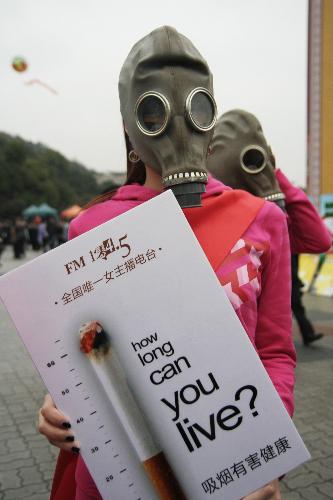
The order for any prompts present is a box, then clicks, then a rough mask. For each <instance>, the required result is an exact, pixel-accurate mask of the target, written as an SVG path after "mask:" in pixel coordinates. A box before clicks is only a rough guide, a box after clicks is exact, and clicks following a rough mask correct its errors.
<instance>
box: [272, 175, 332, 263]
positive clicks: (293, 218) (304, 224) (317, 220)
mask: <svg viewBox="0 0 333 500" xmlns="http://www.w3.org/2000/svg"><path fill="white" fill-rule="evenodd" d="M275 176H276V179H277V181H278V183H279V185H280V188H281V191H282V192H283V194H284V195H285V196H286V199H285V202H286V210H287V214H288V226H289V237H290V248H291V253H323V252H327V251H328V250H329V249H330V247H331V244H332V236H331V235H330V233H329V231H328V230H327V228H326V226H325V224H324V222H323V220H322V219H321V217H320V215H319V213H318V212H317V210H316V209H315V207H314V206H313V205H312V203H311V201H310V200H309V198H308V197H307V196H306V194H305V193H304V192H303V191H302V189H300V188H298V187H296V186H294V185H293V184H292V183H291V182H290V181H289V180H288V179H287V177H286V176H285V175H284V174H283V173H282V172H281V170H280V169H277V170H276V172H275Z"/></svg>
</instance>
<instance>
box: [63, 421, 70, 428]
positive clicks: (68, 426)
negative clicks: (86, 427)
mask: <svg viewBox="0 0 333 500" xmlns="http://www.w3.org/2000/svg"><path fill="white" fill-rule="evenodd" d="M61 425H62V426H63V428H64V429H70V428H71V427H72V426H71V424H70V423H69V422H63V423H62V424H61Z"/></svg>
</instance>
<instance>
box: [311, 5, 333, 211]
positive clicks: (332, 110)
mask: <svg viewBox="0 0 333 500" xmlns="http://www.w3.org/2000/svg"><path fill="white" fill-rule="evenodd" d="M332 26H333V1H332V0H309V29H308V33H309V37H308V170H307V188H308V194H309V195H310V196H311V197H312V198H313V200H314V202H315V204H316V206H317V207H318V208H319V209H320V211H321V213H322V215H324V214H325V213H327V212H333V29H332Z"/></svg>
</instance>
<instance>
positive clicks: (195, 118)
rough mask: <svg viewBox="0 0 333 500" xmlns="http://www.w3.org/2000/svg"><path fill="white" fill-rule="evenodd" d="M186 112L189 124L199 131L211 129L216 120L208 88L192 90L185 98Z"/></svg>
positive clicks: (214, 108)
mask: <svg viewBox="0 0 333 500" xmlns="http://www.w3.org/2000/svg"><path fill="white" fill-rule="evenodd" d="M186 113H187V117H188V119H189V121H190V123H191V125H192V126H193V127H194V128H195V129H196V130H198V131H199V132H206V131H208V130H211V129H212V128H213V127H214V125H215V122H216V114H217V112H216V104H215V100H214V97H213V96H212V94H211V93H210V92H208V90H206V89H204V88H201V87H200V88H197V89H194V90H192V91H191V92H190V93H189V95H188V96H187V99H186Z"/></svg>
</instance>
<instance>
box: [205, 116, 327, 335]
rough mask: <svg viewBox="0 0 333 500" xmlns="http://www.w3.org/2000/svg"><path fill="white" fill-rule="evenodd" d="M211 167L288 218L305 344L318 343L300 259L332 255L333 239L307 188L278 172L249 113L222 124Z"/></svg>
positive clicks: (295, 299) (294, 298) (295, 306)
mask: <svg viewBox="0 0 333 500" xmlns="http://www.w3.org/2000/svg"><path fill="white" fill-rule="evenodd" d="M210 148H211V154H210V156H209V159H208V169H209V170H210V171H211V172H212V174H213V175H214V177H216V179H219V180H220V181H222V182H225V183H226V184H227V185H228V186H231V187H232V188H234V189H244V190H245V191H248V192H249V193H251V194H253V195H255V196H260V197H261V198H264V199H266V200H269V201H272V202H274V203H276V204H277V205H278V206H280V208H282V209H283V210H284V211H285V213H286V216H287V223H288V229H289V237H290V250H291V255H292V294H291V307H292V311H293V313H294V315H295V318H296V320H297V323H298V326H299V330H300V333H301V336H302V339H303V343H304V345H310V344H312V343H313V342H315V341H317V340H319V339H320V338H321V337H322V336H323V334H321V333H316V332H315V330H314V327H313V325H312V324H311V322H310V321H309V319H308V318H307V317H306V312H305V308H304V306H303V304H302V300H301V298H302V291H301V288H302V282H301V281H300V280H299V278H298V255H299V254H301V253H313V254H318V253H323V252H327V251H328V250H329V249H330V247H331V244H332V238H331V236H330V234H329V232H328V231H327V229H326V227H325V225H324V223H323V220H322V219H321V217H320V215H319V213H318V212H317V210H316V209H315V207H314V206H313V205H312V203H311V202H310V200H309V198H308V197H307V196H306V194H305V193H304V192H303V191H302V189H300V188H297V187H296V186H293V184H292V183H291V182H290V181H289V180H288V179H287V177H286V176H285V175H284V174H283V172H282V171H281V170H280V169H279V168H275V157H274V155H273V153H272V150H271V148H270V146H269V145H268V143H267V141H266V138H265V136H264V133H263V130H262V127H261V124H260V122H259V120H258V119H257V118H256V117H255V116H254V115H253V114H251V113H249V112H248V111H245V110H243V109H233V110H230V111H228V112H226V113H224V114H223V115H222V116H220V117H219V119H218V120H217V123H216V126H215V129H214V137H213V140H212V142H211V145H210Z"/></svg>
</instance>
